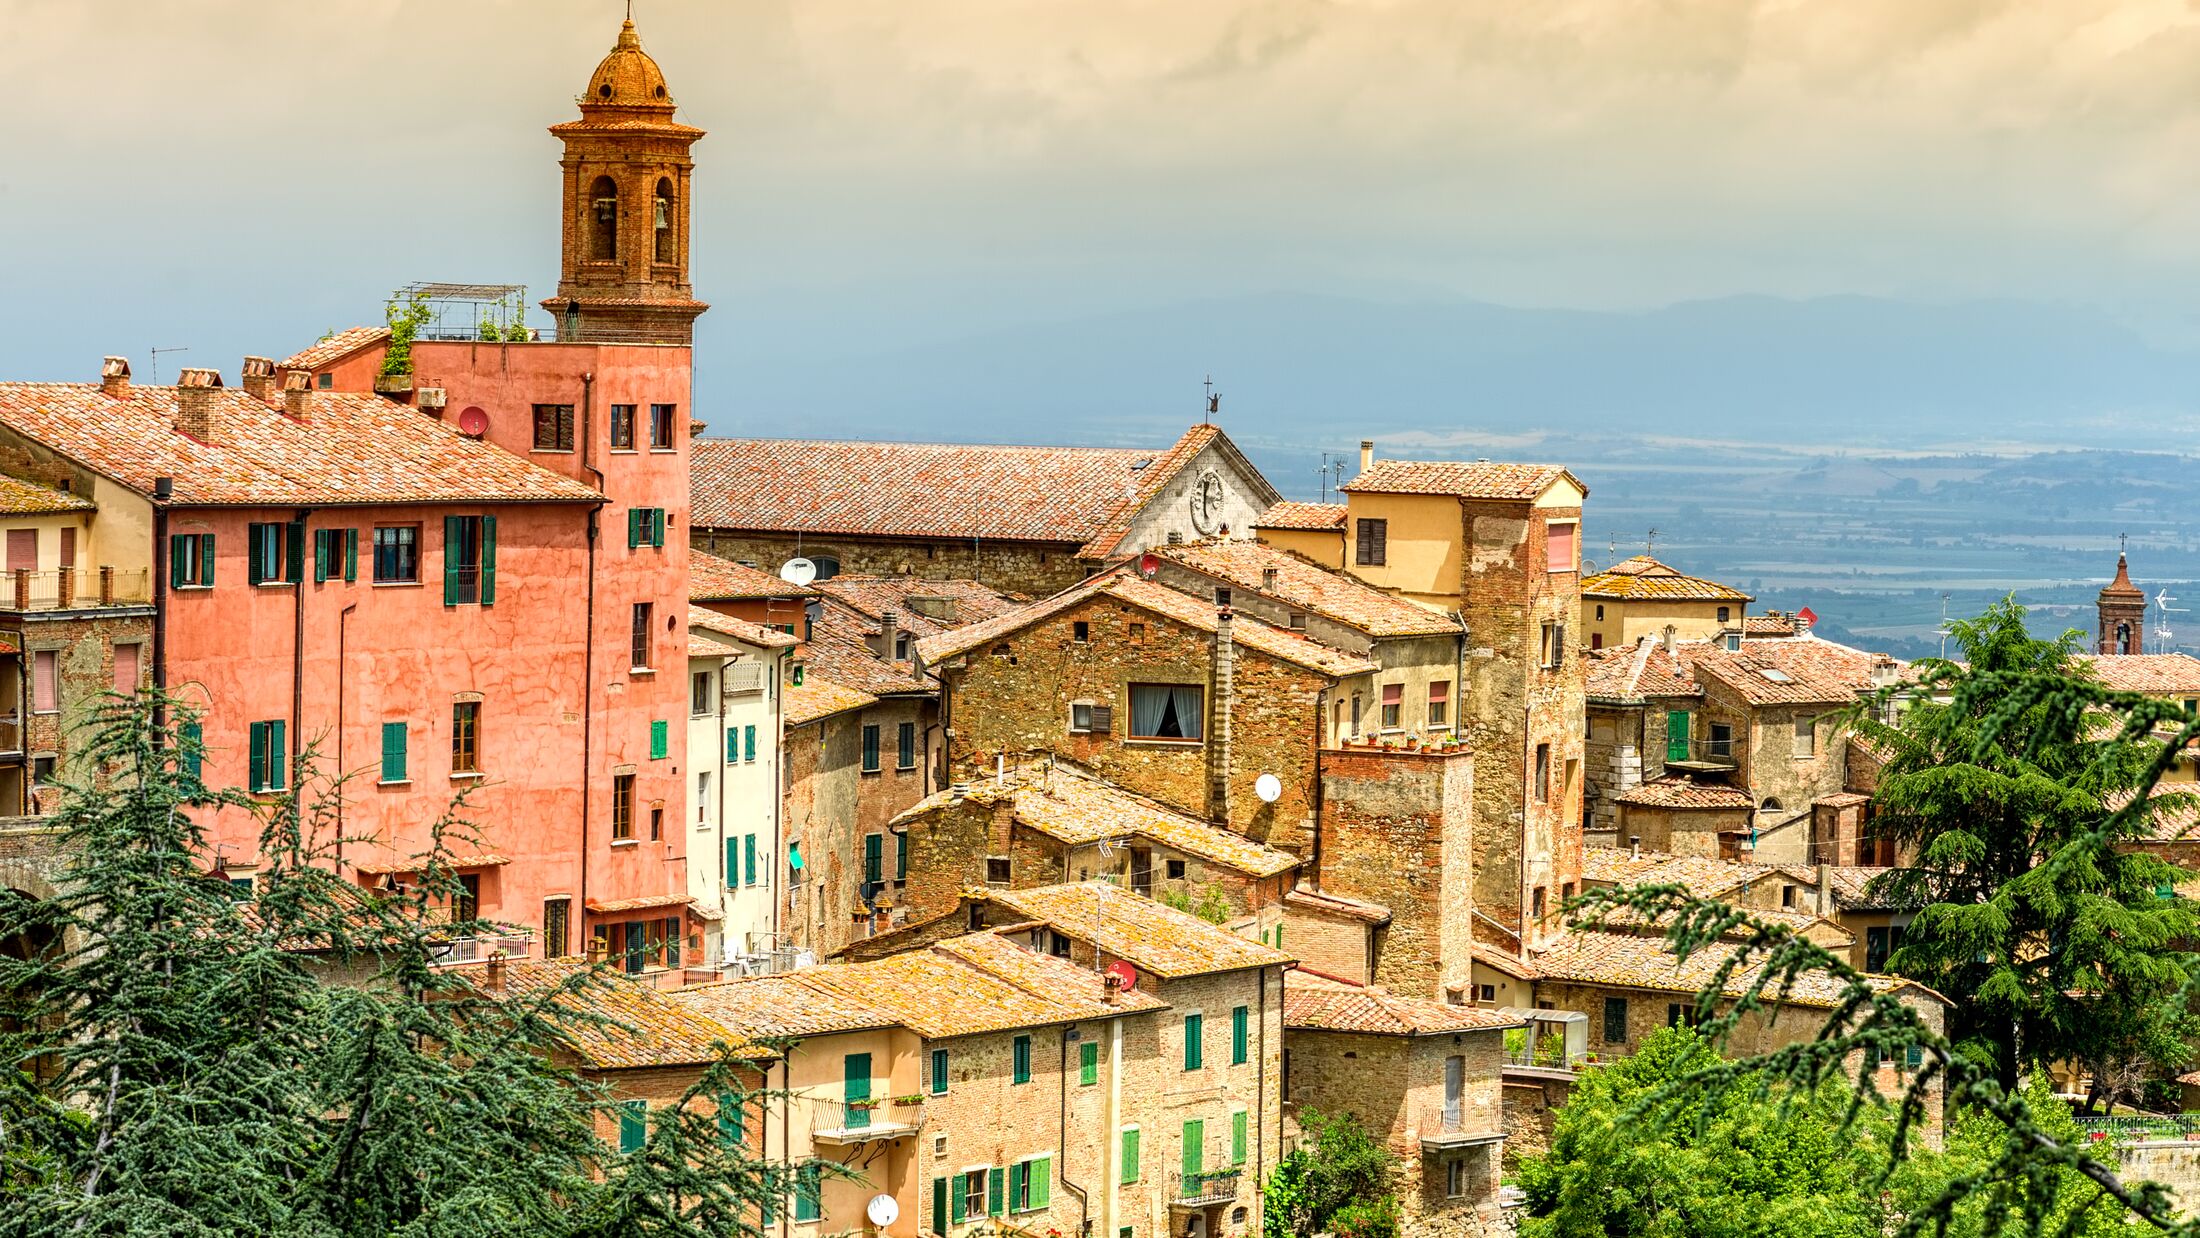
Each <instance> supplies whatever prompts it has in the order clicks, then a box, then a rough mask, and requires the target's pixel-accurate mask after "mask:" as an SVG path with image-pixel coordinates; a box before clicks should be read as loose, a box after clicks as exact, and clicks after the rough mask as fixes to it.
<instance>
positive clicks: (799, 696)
mask: <svg viewBox="0 0 2200 1238" xmlns="http://www.w3.org/2000/svg"><path fill="white" fill-rule="evenodd" d="M876 704H878V698H877V697H875V696H872V695H871V694H870V693H868V692H861V691H858V690H857V689H854V688H850V687H847V686H845V685H843V684H837V683H834V682H833V681H832V680H830V679H827V678H826V677H825V676H823V675H818V674H814V673H812V672H811V671H810V669H809V668H808V667H804V668H803V671H802V682H801V683H799V684H793V683H790V684H788V685H787V686H786V694H785V696H784V697H783V698H782V701H781V709H782V711H783V716H784V718H785V721H786V725H788V726H804V725H806V724H808V723H812V722H816V721H817V720H818V719H820V718H830V717H832V716H833V715H834V714H844V713H847V712H848V711H849V710H851V709H866V708H869V707H870V706H872V705H876Z"/></svg>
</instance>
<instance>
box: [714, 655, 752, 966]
mask: <svg viewBox="0 0 2200 1238" xmlns="http://www.w3.org/2000/svg"><path fill="white" fill-rule="evenodd" d="M731 665H732V663H731V662H728V661H725V660H723V659H721V660H720V661H719V663H718V715H717V717H718V728H717V734H715V735H713V736H711V746H712V747H714V748H716V749H717V750H718V828H717V829H715V830H713V831H712V834H713V836H714V837H713V842H714V843H715V846H714V847H713V848H712V849H713V850H715V851H717V852H718V917H719V918H718V923H719V924H720V926H721V927H720V928H719V930H718V959H717V962H718V965H719V967H720V968H723V967H724V965H725V959H726V955H727V954H729V953H731V952H732V949H733V947H732V946H730V945H728V944H727V942H726V929H725V927H724V926H730V925H731V924H732V923H733V914H732V903H733V894H732V891H734V890H736V889H739V888H740V881H741V874H739V873H737V872H733V871H731V870H732V868H733V857H731V856H729V855H727V854H726V839H727V838H729V837H731V836H730V835H729V834H727V833H726V779H727V776H728V769H729V767H730V766H731V765H732V764H733V762H732V761H730V760H728V759H727V756H728V753H727V748H728V746H729V745H730V743H731V741H730V740H728V739H727V737H726V729H727V728H726V670H727V668H728V667H730V666H731ZM744 944H746V943H744Z"/></svg>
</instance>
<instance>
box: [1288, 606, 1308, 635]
mask: <svg viewBox="0 0 2200 1238" xmlns="http://www.w3.org/2000/svg"><path fill="white" fill-rule="evenodd" d="M1291 630H1292V631H1294V632H1304V631H1305V630H1306V612H1304V611H1298V610H1294V611H1292V612H1291Z"/></svg>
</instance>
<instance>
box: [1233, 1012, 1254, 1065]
mask: <svg viewBox="0 0 2200 1238" xmlns="http://www.w3.org/2000/svg"><path fill="white" fill-rule="evenodd" d="M1252 1020H1253V1011H1252V1009H1251V1007H1247V1006H1239V1007H1236V1008H1234V1009H1233V1010H1231V1011H1230V1064H1231V1065H1232V1066H1243V1065H1245V1058H1246V1049H1247V1045H1246V1041H1247V1040H1248V1039H1249V1037H1248V1035H1247V1029H1248V1027H1249V1025H1250V1024H1251V1023H1252Z"/></svg>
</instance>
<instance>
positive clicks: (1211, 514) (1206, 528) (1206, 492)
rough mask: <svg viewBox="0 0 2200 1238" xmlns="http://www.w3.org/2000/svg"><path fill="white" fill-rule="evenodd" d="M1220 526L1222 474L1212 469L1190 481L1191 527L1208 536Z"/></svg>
mask: <svg viewBox="0 0 2200 1238" xmlns="http://www.w3.org/2000/svg"><path fill="white" fill-rule="evenodd" d="M1221 526H1222V475H1221V474H1220V473H1217V472H1215V471H1214V470H1213V469H1208V470H1207V471H1206V472H1204V473H1201V474H1200V475H1199V480H1198V481H1196V482H1193V483H1192V527H1193V528H1194V529H1197V530H1199V533H1200V535H1201V536H1203V537H1204V536H1208V535H1210V534H1212V533H1213V532H1214V531H1215V530H1216V529H1218V528H1220V527H1221Z"/></svg>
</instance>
